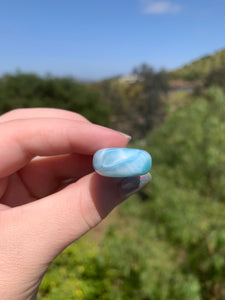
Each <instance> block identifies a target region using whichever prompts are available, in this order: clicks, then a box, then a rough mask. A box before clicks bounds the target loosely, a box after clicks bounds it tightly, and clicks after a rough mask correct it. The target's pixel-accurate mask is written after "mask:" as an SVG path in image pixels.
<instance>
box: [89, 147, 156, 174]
mask: <svg viewBox="0 0 225 300" xmlns="http://www.w3.org/2000/svg"><path fill="white" fill-rule="evenodd" d="M151 166H152V158H151V155H150V154H149V153H148V152H146V151H144V150H139V149H131V148H106V149H101V150H98V151H97V152H96V153H95V154H94V157H93V167H94V169H95V171H96V172H97V173H98V174H100V175H102V176H106V177H132V176H140V175H143V174H146V173H148V172H149V170H150V169H151Z"/></svg>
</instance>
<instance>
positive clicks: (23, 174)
mask: <svg viewBox="0 0 225 300" xmlns="http://www.w3.org/2000/svg"><path fill="white" fill-rule="evenodd" d="M0 137H1V141H0V158H1V163H0V257H1V259H0V299H2V300H15V299H17V300H25V299H26V300H27V299H36V294H37V291H38V286H39V284H40V282H41V279H42V277H43V275H44V273H45V271H46V269H47V268H48V266H49V265H50V263H51V262H52V260H53V259H54V258H55V257H56V256H57V255H58V254H59V253H60V252H61V251H62V250H63V249H64V248H65V247H67V246H68V245H69V244H71V243H72V242H73V241H75V240H76V239H78V238H79V237H80V236H82V235H83V234H84V233H86V232H87V231H88V230H90V229H91V228H92V227H94V226H96V224H98V223H99V222H100V221H101V220H102V219H103V218H104V217H105V216H106V215H107V214H108V213H109V212H110V211H111V210H112V209H113V208H114V207H115V206H116V205H117V204H118V203H120V202H121V201H122V200H124V198H126V196H127V195H123V194H122V193H121V181H122V179H113V178H104V177H101V176H99V175H98V174H96V173H95V172H94V170H93V168H92V155H93V154H94V153H95V152H96V151H97V150H98V149H101V148H107V147H125V146H126V144H127V142H128V140H129V138H128V137H127V136H125V135H123V134H121V133H119V132H117V131H114V130H111V129H108V128H105V127H102V126H98V125H95V124H92V123H90V122H89V121H87V120H86V119H85V118H84V117H82V116H80V115H78V114H75V113H72V112H69V111H63V110H57V109H41V108H40V109H21V110H15V111H12V112H9V113H7V114H5V115H3V116H1V117H0ZM68 179H72V182H70V183H68V182H67V181H66V180H68ZM127 194H128V193H127Z"/></svg>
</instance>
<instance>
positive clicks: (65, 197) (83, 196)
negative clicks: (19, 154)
mask: <svg viewBox="0 0 225 300" xmlns="http://www.w3.org/2000/svg"><path fill="white" fill-rule="evenodd" d="M150 179H151V175H150V174H149V173H148V174H146V175H143V176H138V177H130V178H125V179H121V178H120V179H118V178H109V177H102V176H100V175H98V174H97V173H92V174H89V175H87V176H85V177H83V178H81V179H80V180H78V181H77V182H75V183H73V184H70V185H69V186H68V187H66V188H65V189H63V190H61V191H60V192H58V193H56V194H53V195H51V196H48V197H46V198H43V199H41V200H39V201H36V202H32V203H30V204H27V205H24V206H22V207H21V209H22V212H20V218H19V221H20V222H19V224H18V221H17V228H18V226H20V234H21V235H22V237H23V242H22V243H23V247H25V248H26V249H27V250H26V255H31V258H32V257H34V258H35V260H36V261H37V258H39V262H41V263H48V262H51V261H52V260H53V259H54V258H55V257H56V256H57V255H58V254H59V253H60V252H61V251H62V250H63V249H64V248H65V247H67V246H68V245H69V244H71V243H72V242H73V241H75V240H76V239H78V238H79V237H80V236H82V235H83V234H85V233H86V232H87V231H89V230H90V229H91V228H93V227H94V226H96V225H97V224H98V223H99V222H100V221H101V220H102V219H103V218H104V217H106V215H107V214H108V213H109V212H110V211H111V210H112V209H113V208H114V207H115V206H116V205H118V204H119V203H120V202H122V201H123V200H124V199H126V198H127V197H128V196H129V195H131V194H133V193H134V192H136V191H138V190H139V189H141V188H142V187H143V186H144V185H145V184H146V183H147V182H149V181H150ZM18 208H19V207H18ZM15 209H16V208H15ZM28 252H30V253H28Z"/></svg>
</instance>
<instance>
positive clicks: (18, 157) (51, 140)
mask: <svg viewBox="0 0 225 300" xmlns="http://www.w3.org/2000/svg"><path fill="white" fill-rule="evenodd" d="M0 136H1V144H0V157H1V165H0V177H4V176H8V175H10V174H12V173H13V172H15V171H17V170H19V169H20V168H22V167H23V166H24V165H26V164H27V163H28V162H29V161H30V160H31V159H32V158H33V157H35V156H52V155H60V154H67V153H81V154H88V155H92V154H94V153H95V152H96V151H97V150H98V149H101V148H108V147H124V146H125V145H126V144H127V143H128V141H129V137H128V136H126V135H125V134H122V133H120V132H117V131H115V130H112V129H109V128H106V127H103V126H99V125H95V124H92V123H89V122H82V121H73V120H66V119H65V120H64V119H55V118H35V119H25V120H23V119H20V120H14V121H9V122H5V123H1V124H0Z"/></svg>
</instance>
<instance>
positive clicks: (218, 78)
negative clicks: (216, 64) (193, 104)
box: [204, 66, 225, 92]
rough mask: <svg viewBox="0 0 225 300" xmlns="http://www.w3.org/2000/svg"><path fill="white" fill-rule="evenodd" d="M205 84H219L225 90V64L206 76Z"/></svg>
mask: <svg viewBox="0 0 225 300" xmlns="http://www.w3.org/2000/svg"><path fill="white" fill-rule="evenodd" d="M204 86H205V87H209V86H218V87H220V88H221V89H223V91H224V92H225V66H224V67H222V68H219V69H215V70H212V71H211V72H210V73H209V74H208V76H207V77H206V78H205V82H204Z"/></svg>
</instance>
